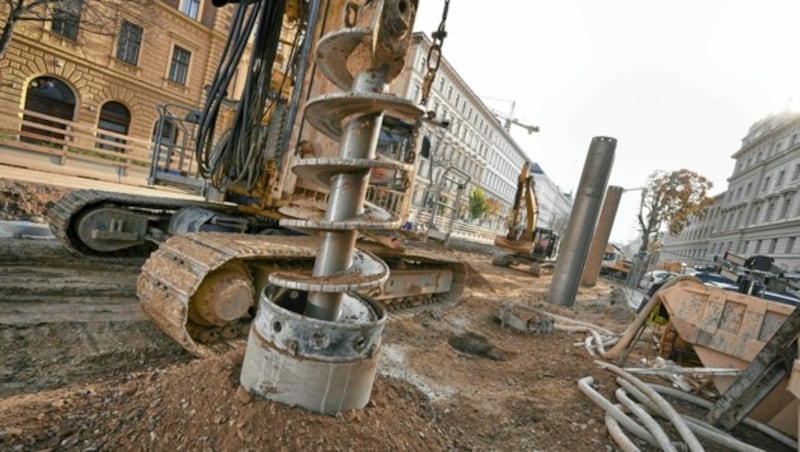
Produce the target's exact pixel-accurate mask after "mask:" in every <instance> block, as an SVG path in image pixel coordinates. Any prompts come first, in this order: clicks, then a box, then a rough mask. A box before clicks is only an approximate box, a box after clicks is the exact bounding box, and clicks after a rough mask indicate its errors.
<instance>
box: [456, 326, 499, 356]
mask: <svg viewBox="0 0 800 452" xmlns="http://www.w3.org/2000/svg"><path fill="white" fill-rule="evenodd" d="M447 343H448V344H450V346H451V347H453V348H454V349H456V350H458V351H460V352H462V353H467V354H469V355H473V356H477V357H479V358H488V359H491V360H493V361H505V359H506V358H505V357H504V356H503V354H502V353H500V352H499V351H497V350H496V349H495V348H494V346H493V345H492V344H490V343H489V340H488V339H486V338H485V337H484V336H481V335H480V334H477V333H473V332H467V333H462V334H456V335H453V336H450V338H449V339H448V340H447Z"/></svg>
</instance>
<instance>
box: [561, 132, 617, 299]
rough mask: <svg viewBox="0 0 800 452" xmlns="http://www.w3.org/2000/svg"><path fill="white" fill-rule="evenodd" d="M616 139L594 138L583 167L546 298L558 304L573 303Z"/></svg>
mask: <svg viewBox="0 0 800 452" xmlns="http://www.w3.org/2000/svg"><path fill="white" fill-rule="evenodd" d="M616 147H617V140H616V139H615V138H610V137H594V138H592V142H591V144H590V145H589V152H588V154H587V156H586V162H585V163H584V166H583V173H582V174H581V180H580V183H579V184H578V190H577V193H576V194H575V202H574V203H573V205H572V212H571V213H570V216H569V222H568V223H567V230H566V233H565V234H564V240H563V241H562V242H561V248H560V251H559V255H558V260H557V261H556V268H555V271H554V272H553V279H552V280H551V282H550V290H549V292H548V295H547V300H548V301H549V302H550V303H553V304H558V305H561V306H572V305H573V304H574V303H575V295H577V293H578V284H579V283H580V277H581V272H582V271H583V264H584V263H585V262H586V256H587V254H588V253H589V245H590V244H591V241H592V234H593V233H594V229H595V224H596V223H597V217H598V215H599V213H600V205H601V203H602V202H603V195H604V193H605V191H606V185H607V184H608V177H609V175H610V173H611V166H612V164H613V163H614V150H615V149H616Z"/></svg>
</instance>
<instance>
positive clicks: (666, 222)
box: [638, 169, 713, 253]
mask: <svg viewBox="0 0 800 452" xmlns="http://www.w3.org/2000/svg"><path fill="white" fill-rule="evenodd" d="M712 186H713V184H712V183H711V181H710V180H708V179H707V178H706V177H704V176H701V175H699V174H697V173H695V172H694V171H689V170H687V169H680V170H677V171H672V172H670V173H667V172H661V171H657V172H655V173H653V174H651V175H650V177H649V178H648V184H647V187H646V188H645V190H643V191H642V204H641V209H640V210H639V218H638V220H639V227H640V230H641V233H642V243H641V246H640V247H639V252H640V253H647V249H648V247H649V244H650V237H651V236H652V235H654V234H657V233H658V232H659V231H661V228H662V227H663V226H666V227H667V229H668V230H669V232H670V233H671V234H673V235H674V234H680V233H681V231H683V229H684V228H685V227H686V225H687V224H688V223H689V221H690V219H691V218H692V217H697V218H702V217H703V216H704V215H705V210H706V207H708V206H709V205H711V202H712V198H711V197H710V196H708V191H709V190H710V189H711V187H712Z"/></svg>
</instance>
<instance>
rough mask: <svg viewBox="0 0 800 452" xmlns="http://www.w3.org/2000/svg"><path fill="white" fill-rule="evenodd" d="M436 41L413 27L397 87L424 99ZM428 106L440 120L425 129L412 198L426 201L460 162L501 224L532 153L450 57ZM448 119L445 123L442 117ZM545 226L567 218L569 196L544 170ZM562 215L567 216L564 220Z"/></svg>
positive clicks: (540, 190) (539, 177) (540, 179)
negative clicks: (492, 202) (495, 209)
mask: <svg viewBox="0 0 800 452" xmlns="http://www.w3.org/2000/svg"><path fill="white" fill-rule="evenodd" d="M431 45H432V43H431V40H430V39H429V38H428V37H427V36H426V35H425V34H423V33H415V34H414V37H413V39H412V48H411V49H410V51H409V52H408V60H407V62H406V67H407V70H406V71H405V73H404V74H403V75H402V76H401V78H402V80H398V82H397V83H396V85H395V86H396V88H395V93H396V94H398V95H400V96H404V97H406V98H409V99H413V100H417V101H419V100H421V97H422V86H423V80H424V77H425V74H426V72H427V70H428V61H427V57H428V53H429V49H430V47H431ZM427 108H428V109H429V110H432V111H433V112H434V113H435V121H434V122H439V123H440V125H436V124H427V125H426V126H425V129H424V130H423V134H424V138H423V147H422V150H421V152H420V156H419V157H420V159H421V162H420V164H419V166H418V169H417V175H416V177H415V184H414V192H413V193H414V194H413V200H412V204H413V206H415V207H416V208H420V207H422V206H423V205H424V202H425V198H426V194H427V193H428V192H429V190H430V187H431V184H436V183H437V181H438V180H439V179H440V177H441V175H442V173H443V172H444V171H445V170H446V169H447V168H448V167H451V166H452V167H456V168H458V169H460V170H462V171H464V172H465V173H466V174H468V175H469V177H470V183H469V185H470V187H469V188H468V190H467V191H468V193H470V192H471V191H472V190H473V189H474V188H475V187H480V188H481V189H482V190H483V191H484V193H485V194H486V196H487V197H488V198H490V199H493V200H495V201H496V202H498V203H499V205H500V209H499V211H498V212H497V213H496V215H495V216H494V218H492V220H491V221H490V223H491V224H492V226H493V227H496V228H498V229H502V228H503V227H504V225H505V223H504V220H505V218H506V216H507V215H508V213H509V210H510V209H511V205H512V203H513V199H514V194H515V192H516V189H517V181H518V178H519V173H520V170H521V169H522V166H523V165H524V164H525V163H526V162H531V163H533V162H532V161H531V159H530V157H528V156H527V154H526V153H525V152H524V151H523V150H522V148H521V147H520V146H519V145H518V144H517V143H516V142H515V141H514V140H513V139H512V138H511V135H510V134H509V132H508V130H506V129H505V128H504V127H503V124H502V123H501V121H500V120H499V119H498V118H497V117H496V116H495V114H494V113H493V112H492V111H491V110H490V109H489V108H488V107H487V106H486V105H485V104H484V103H483V102H482V101H481V99H480V98H479V97H478V95H477V94H475V93H474V92H473V91H472V89H471V88H470V87H469V85H468V84H467V83H466V82H465V81H464V80H463V79H462V78H461V77H460V76H459V74H458V72H457V71H456V70H455V69H454V68H453V67H452V66H451V65H450V63H449V62H448V61H447V60H446V59H445V58H444V57H442V59H441V61H440V64H439V70H438V72H437V75H436V78H435V80H434V81H433V84H432V86H431V90H430V93H429V96H428V101H427ZM442 121H444V122H446V123H447V124H448V125H447V127H442V126H441V122H442ZM535 178H536V182H537V194H538V195H539V198H540V211H544V213H545V215H541V213H540V218H542V221H545V223H546V225H545V226H544V227H552V226H554V225H556V224H557V223H558V222H559V221H563V222H566V217H565V215H564V212H567V213H566V216H568V215H569V214H568V211H569V209H570V208H571V201H570V200H569V199H568V198H566V197H564V196H563V194H561V193H560V191H559V190H558V189H557V187H556V186H555V184H554V183H553V182H552V180H550V179H549V178H548V177H547V176H546V175H545V174H544V172H542V171H540V172H539V173H538V174H535ZM562 218H563V220H562Z"/></svg>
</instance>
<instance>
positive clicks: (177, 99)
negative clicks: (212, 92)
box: [0, 0, 231, 138]
mask: <svg viewBox="0 0 800 452" xmlns="http://www.w3.org/2000/svg"><path fill="white" fill-rule="evenodd" d="M99 3H102V2H100V1H99V0H86V1H85V2H83V3H79V4H81V5H82V13H78V14H75V13H69V14H71V15H70V17H61V16H59V15H58V13H57V12H56V13H54V16H53V20H52V21H20V22H18V23H17V25H16V28H15V32H14V35H13V38H12V40H11V44H10V47H9V49H8V51H7V53H6V55H5V57H4V58H2V59H0V74H2V77H0V79H2V81H1V82H0V109H2V110H4V111H11V112H13V111H19V110H20V109H25V110H28V111H33V112H36V113H42V114H46V115H51V116H56V117H58V118H60V119H64V120H67V121H74V122H76V123H82V124H89V125H95V126H97V127H98V128H101V129H107V130H110V131H113V132H115V133H121V134H127V135H131V136H135V137H146V138H150V137H151V136H152V134H153V131H154V130H155V124H156V122H157V119H158V113H157V110H156V105H158V104H166V103H175V104H181V105H188V106H192V107H199V106H200V102H201V101H202V99H203V98H204V89H205V87H206V86H207V85H208V84H209V83H210V80H211V78H212V77H213V75H214V73H215V71H216V65H217V64H218V62H219V59H220V54H221V51H222V48H223V46H224V44H225V39H226V31H227V29H228V27H229V24H230V19H231V18H230V10H231V8H215V7H213V6H212V4H211V1H210V0H165V1H160V0H155V1H153V2H148V3H147V4H145V3H137V2H126V4H127V5H126V6H124V7H119V8H117V10H114V11H113V12H111V11H109V14H113V16H112V17H114V20H112V21H109V23H108V26H107V27H108V30H106V32H104V33H102V34H99V33H91V32H88V31H85V29H84V27H83V26H82V25H81V23H82V22H86V21H92V20H95V19H93V18H92V17H89V16H90V14H87V11H90V7H94V8H95V9H97V8H101V7H98V6H97V4H99ZM137 5H138V6H137ZM3 8H6V9H3ZM7 13H8V10H7V6H6V4H3V5H0V14H7ZM0 126H4V127H6V128H9V127H10V128H13V127H15V124H9V120H8V119H4V124H0ZM17 127H18V126H17Z"/></svg>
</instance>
